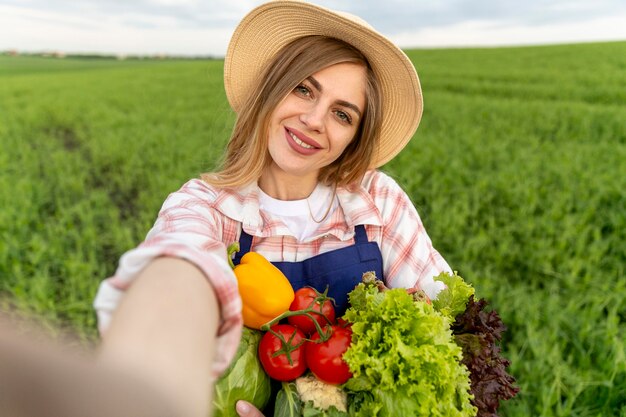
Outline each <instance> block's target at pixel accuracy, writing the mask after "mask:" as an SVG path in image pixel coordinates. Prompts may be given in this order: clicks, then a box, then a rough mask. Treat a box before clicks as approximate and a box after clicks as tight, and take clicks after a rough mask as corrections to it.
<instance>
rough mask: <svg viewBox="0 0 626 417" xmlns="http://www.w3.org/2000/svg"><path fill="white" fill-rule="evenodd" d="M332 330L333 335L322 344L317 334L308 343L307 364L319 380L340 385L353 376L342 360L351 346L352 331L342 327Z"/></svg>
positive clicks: (335, 327) (333, 327)
mask: <svg viewBox="0 0 626 417" xmlns="http://www.w3.org/2000/svg"><path fill="white" fill-rule="evenodd" d="M331 329H332V335H331V336H330V339H328V340H327V341H325V342H320V340H319V339H320V335H319V334H317V333H315V334H314V335H313V336H312V337H311V340H310V341H308V342H307V343H306V344H307V347H306V352H305V355H306V363H307V365H308V367H309V369H310V370H311V372H313V375H315V376H316V377H317V379H319V380H321V381H324V382H327V383H329V384H336V385H339V384H343V383H344V382H346V381H347V380H348V379H350V377H351V376H352V373H351V372H350V369H349V368H348V365H347V364H346V363H345V362H344V361H343V359H342V356H343V354H344V353H345V352H346V350H348V347H349V346H350V342H351V340H352V329H351V328H350V327H341V326H332V327H331ZM326 330H328V328H327V329H326Z"/></svg>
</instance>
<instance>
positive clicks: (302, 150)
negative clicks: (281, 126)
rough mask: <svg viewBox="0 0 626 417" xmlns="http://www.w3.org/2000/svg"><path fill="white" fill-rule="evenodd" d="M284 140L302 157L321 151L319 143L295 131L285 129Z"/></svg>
mask: <svg viewBox="0 0 626 417" xmlns="http://www.w3.org/2000/svg"><path fill="white" fill-rule="evenodd" d="M285 138H286V139H287V143H288V144H289V146H290V147H291V148H292V149H293V150H294V151H296V152H297V153H299V154H302V155H312V154H314V153H316V152H317V151H319V150H320V149H321V145H320V144H319V143H317V142H316V141H314V140H313V139H311V138H310V137H308V136H306V135H304V134H303V133H302V132H299V131H297V130H295V129H291V128H285Z"/></svg>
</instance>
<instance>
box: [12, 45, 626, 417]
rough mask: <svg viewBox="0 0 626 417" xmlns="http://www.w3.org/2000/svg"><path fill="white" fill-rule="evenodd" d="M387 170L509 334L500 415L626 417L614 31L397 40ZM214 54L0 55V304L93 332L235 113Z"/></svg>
mask: <svg viewBox="0 0 626 417" xmlns="http://www.w3.org/2000/svg"><path fill="white" fill-rule="evenodd" d="M407 54H408V55H409V56H410V58H411V59H412V60H413V61H414V62H415V65H416V67H417V69H418V73H419V74H420V79H421V82H422V87H423V91H424V98H425V111H424V117H423V119H422V122H421V125H420V127H419V129H418V131H417V133H416V135H415V137H414V139H413V140H412V141H411V143H410V144H409V146H408V147H407V148H406V149H405V150H404V151H403V153H402V154H401V155H400V156H399V157H397V158H396V159H395V160H393V161H392V162H391V163H389V164H388V165H386V166H385V167H384V170H385V171H386V172H388V173H390V174H391V175H392V176H394V177H395V178H396V179H397V180H398V181H399V182H400V184H401V185H403V186H404V188H405V189H406V190H407V192H408V193H409V195H410V196H411V197H412V199H413V201H414V202H415V204H416V206H417V208H418V210H419V212H420V214H421V216H422V220H423V221H424V223H425V225H426V228H427V230H428V231H429V234H430V236H431V238H432V240H433V242H434V244H435V246H436V247H437V249H439V251H440V252H441V253H442V255H443V256H444V257H445V258H446V259H447V260H448V262H449V263H450V265H451V266H452V267H453V269H455V270H457V271H458V272H459V274H460V275H462V276H463V277H464V278H465V279H466V280H467V281H469V282H470V283H472V284H473V285H474V286H475V287H476V289H477V294H478V295H479V296H482V297H484V298H486V299H487V300H489V301H490V305H491V307H493V308H494V309H496V310H498V312H499V313H500V315H501V316H502V318H503V320H504V322H505V323H506V325H507V327H508V331H507V333H506V334H505V338H504V340H503V343H502V349H503V352H504V354H505V356H506V357H508V358H509V359H510V360H511V361H512V365H511V367H510V368H509V371H510V373H511V374H513V375H514V376H515V378H516V379H517V382H518V385H519V387H520V388H521V392H520V394H519V395H518V396H517V397H516V398H515V399H514V400H511V401H509V402H507V403H506V404H504V405H503V407H502V408H501V415H502V416H519V417H527V416H563V417H565V416H580V417H583V416H589V417H592V416H593V417H599V416H622V417H624V416H626V276H625V271H624V268H625V265H626V42H610V43H595V44H579V45H560V46H541V47H518V48H493V49H439V50H411V51H408V52H407ZM222 69H223V61H221V60H125V61H116V60H104V59H92V60H88V59H77V58H66V59H51V58H35V57H19V56H18V57H9V56H0V299H1V303H2V307H3V308H4V309H5V310H8V309H11V310H13V311H17V312H20V313H21V314H25V315H29V316H31V317H33V318H35V319H36V320H37V321H39V322H40V323H42V324H43V325H44V326H45V328H47V329H49V330H50V331H51V332H52V333H56V332H59V333H61V332H70V333H72V334H74V335H76V336H77V339H78V340H79V341H80V343H84V344H92V343H97V339H98V335H97V331H96V323H95V315H94V313H93V310H92V307H91V303H92V300H93V297H94V295H95V292H96V289H97V287H98V284H99V282H100V281H101V280H102V279H103V278H105V277H107V276H109V275H111V274H113V272H114V271H115V268H116V265H117V261H118V259H119V257H120V255H122V253H124V252H125V251H126V250H128V249H130V248H132V247H134V246H135V245H137V244H138V243H139V242H140V241H141V240H142V239H143V237H144V236H145V234H146V232H147V231H148V230H149V228H150V227H151V225H152V222H153V221H154V218H155V216H156V214H157V212H158V210H159V208H160V206H161V204H162V202H163V200H164V199H165V197H166V196H167V195H168V194H169V193H170V192H172V191H174V190H176V189H178V188H179V187H180V185H182V184H183V183H184V182H185V181H187V180H188V179H189V178H192V177H197V176H198V175H199V174H200V173H201V172H204V171H208V170H211V169H212V168H213V167H214V166H215V164H216V163H217V161H218V160H219V157H220V155H221V152H222V149H223V147H224V145H225V143H226V141H227V139H228V136H229V132H230V128H231V126H232V123H233V121H234V115H233V113H232V111H231V110H230V109H229V107H228V104H227V102H226V98H225V94H224V91H223V87H222Z"/></svg>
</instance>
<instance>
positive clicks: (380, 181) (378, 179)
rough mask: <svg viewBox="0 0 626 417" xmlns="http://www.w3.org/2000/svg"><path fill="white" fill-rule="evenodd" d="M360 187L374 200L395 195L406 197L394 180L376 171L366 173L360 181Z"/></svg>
mask: <svg viewBox="0 0 626 417" xmlns="http://www.w3.org/2000/svg"><path fill="white" fill-rule="evenodd" d="M361 187H363V188H364V189H365V190H366V191H367V193H368V194H370V195H371V196H372V198H374V199H376V198H380V197H390V196H395V195H401V196H406V193H405V192H404V190H403V189H402V187H400V185H399V184H398V183H397V182H396V180H394V179H393V178H392V177H391V176H390V175H388V174H386V173H384V172H382V171H378V170H370V171H367V173H366V174H365V176H364V177H363V180H362V181H361Z"/></svg>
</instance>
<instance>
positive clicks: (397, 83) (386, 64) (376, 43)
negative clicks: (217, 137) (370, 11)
mask: <svg viewBox="0 0 626 417" xmlns="http://www.w3.org/2000/svg"><path fill="white" fill-rule="evenodd" d="M309 35H323V36H328V37H332V38H337V39H340V40H342V41H344V42H347V43H349V44H351V45H352V46H354V47H355V48H357V49H359V50H360V51H361V53H363V55H365V57H366V58H367V60H368V61H369V63H370V65H371V67H372V69H373V71H374V74H375V75H376V77H377V78H378V80H379V82H380V86H381V89H382V94H383V121H382V127H381V132H380V138H379V145H378V149H376V150H375V152H374V158H373V161H372V164H371V166H370V167H371V168H376V167H379V166H381V165H383V164H385V163H386V162H388V161H390V160H391V159H392V158H393V157H394V156H396V155H397V154H398V153H399V152H400V151H401V150H402V149H403V148H404V146H405V145H406V144H407V143H408V142H409V140H410V139H411V137H412V136H413V134H414V133H415V130H416V129H417V126H418V124H419V121H420V118H421V117H422V91H421V88H420V83H419V79H418V77H417V73H416V72H415V68H414V67H413V64H412V63H411V61H410V60H409V58H408V57H407V56H406V55H405V54H404V52H402V50H401V49H400V48H398V47H397V46H395V45H394V44H393V43H392V42H391V41H389V40H388V39H387V38H385V37H384V36H383V35H381V34H380V33H378V32H377V31H376V30H374V28H372V27H371V26H370V25H369V24H367V23H366V22H365V21H363V20H362V19H360V18H358V17H356V16H353V15H351V14H348V13H343V12H335V11H333V10H330V9H327V8H324V7H320V6H316V5H313V4H310V3H305V2H303V1H299V0H278V1H271V2H269V3H265V4H263V5H261V6H259V7H257V8H255V9H254V10H252V11H251V12H250V13H249V14H248V15H247V16H245V17H244V18H243V20H242V21H241V23H239V26H238V27H237V29H235V33H234V34H233V36H232V38H231V41H230V44H229V46H228V51H227V53H226V57H225V61H224V86H225V89H226V96H227V97H228V101H229V102H230V105H231V107H232V108H233V110H234V111H235V112H239V110H240V109H241V105H242V103H243V101H244V98H245V97H246V94H248V92H249V91H250V90H251V89H252V86H253V85H254V83H255V82H256V79H257V78H258V76H259V74H261V72H262V71H263V69H264V67H265V66H266V65H267V64H268V63H269V61H271V59H272V58H273V57H274V55H275V54H276V53H277V52H278V51H279V50H280V49H281V48H283V47H284V46H286V45H287V44H289V43H290V42H292V41H294V40H295V39H298V38H301V37H304V36H309Z"/></svg>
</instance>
